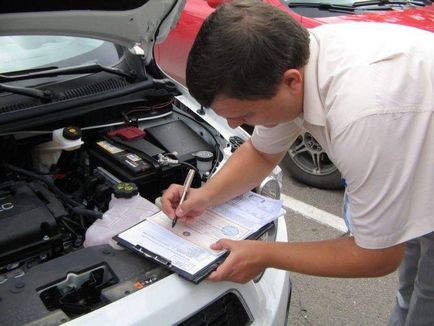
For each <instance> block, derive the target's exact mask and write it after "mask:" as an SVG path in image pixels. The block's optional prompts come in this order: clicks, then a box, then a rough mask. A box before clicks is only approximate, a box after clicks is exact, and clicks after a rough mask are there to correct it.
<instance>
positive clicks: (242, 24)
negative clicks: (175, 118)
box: [186, 0, 309, 113]
mask: <svg viewBox="0 0 434 326" xmlns="http://www.w3.org/2000/svg"><path fill="white" fill-rule="evenodd" d="M308 58H309V34H308V32H307V31H306V29H304V28H303V27H302V26H301V25H300V24H298V23H297V22H296V21H295V20H294V19H292V18H291V17H290V16H289V15H288V14H286V13H284V12H283V11H281V10H279V9H277V8H275V7H272V6H270V5H268V4H265V3H262V2H261V1H254V0H250V1H248V0H241V1H231V2H229V3H226V4H224V5H222V6H220V7H219V8H218V9H217V10H216V11H214V13H212V14H211V15H210V16H209V17H208V18H207V19H206V20H205V22H204V23H203V25H202V27H201V29H200V31H199V33H198V35H197V37H196V40H195V42H194V44H193V47H192V49H191V51H190V54H189V57H188V63H187V72H186V79H187V86H188V88H189V91H190V93H191V94H192V95H193V97H195V98H196V100H197V101H198V102H199V103H200V104H202V105H203V106H208V107H209V106H211V105H212V104H213V103H214V102H215V100H216V99H222V98H223V99H236V100H241V101H245V100H247V101H256V100H271V99H272V98H273V97H275V95H276V94H277V93H278V91H279V89H280V88H281V85H282V83H285V82H286V83H289V82H291V80H292V79H291V78H292V75H290V74H286V75H285V73H287V72H288V71H290V70H300V71H301V69H302V67H303V66H304V65H305V64H306V63H307V61H308ZM285 77H286V78H289V79H288V80H286V81H285V80H284V78H285ZM213 108H214V107H213ZM217 113H218V112H217Z"/></svg>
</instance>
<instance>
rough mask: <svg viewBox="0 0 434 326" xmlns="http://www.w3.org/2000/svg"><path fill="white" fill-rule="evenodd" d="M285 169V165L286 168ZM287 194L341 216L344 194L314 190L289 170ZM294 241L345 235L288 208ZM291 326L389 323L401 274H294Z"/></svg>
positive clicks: (284, 191) (285, 174)
mask: <svg viewBox="0 0 434 326" xmlns="http://www.w3.org/2000/svg"><path fill="white" fill-rule="evenodd" d="M283 167H284V165H283ZM283 194H285V195H286V196H290V197H291V198H296V199H297V200H302V201H303V202H305V203H307V204H309V205H312V206H313V207H316V208H318V209H321V210H323V211H326V212H329V213H330V214H333V215H335V216H337V217H340V216H341V214H340V212H341V206H342V195H343V192H342V191H339V190H338V191H329V190H320V189H316V188H310V187H307V186H305V185H303V184H300V183H298V182H297V181H294V180H293V179H292V178H291V177H289V176H288V173H286V172H285V171H284V187H283ZM286 209H287V214H286V216H285V218H286V222H287V227H288V234H289V239H290V241H313V240H324V239H332V238H337V237H340V236H342V235H343V232H342V231H341V230H337V229H335V228H333V227H330V226H328V225H326V224H323V223H320V222H318V221H316V220H312V219H311V218H309V217H306V216H303V215H302V214H300V213H297V212H294V211H293V210H292V209H291V207H286ZM290 278H291V282H292V298H291V305H290V309H289V323H288V324H289V325H294V326H301V325H303V326H305V325H370V326H371V325H387V322H388V319H389V314H390V311H391V309H392V307H393V305H394V301H395V292H396V288H397V285H398V278H397V272H394V273H392V274H390V275H388V276H385V277H380V278H369V279H368V278H364V279H340V278H339V279H338V278H326V277H315V276H308V275H302V274H298V273H290Z"/></svg>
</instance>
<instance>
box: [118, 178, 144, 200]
mask: <svg viewBox="0 0 434 326" xmlns="http://www.w3.org/2000/svg"><path fill="white" fill-rule="evenodd" d="M138 193H139V189H138V188H137V186H136V185H135V184H134V183H131V182H120V183H118V184H117V185H115V186H114V189H113V194H114V195H115V197H116V198H132V197H134V196H135V195H137V194H138Z"/></svg>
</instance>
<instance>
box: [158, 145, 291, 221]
mask: <svg viewBox="0 0 434 326" xmlns="http://www.w3.org/2000/svg"><path fill="white" fill-rule="evenodd" d="M285 153H286V152H283V153H280V154H265V153H262V152H259V151H258V150H256V149H255V147H254V146H253V145H252V143H251V142H250V140H249V141H247V142H245V143H244V144H243V145H242V146H240V147H239V148H238V149H237V150H236V151H235V152H234V153H233V155H232V156H231V157H230V158H229V160H228V161H227V162H226V163H225V165H224V166H223V167H222V168H221V169H220V171H219V172H218V173H217V174H216V175H215V176H213V177H212V178H211V179H210V180H209V181H208V182H207V183H206V184H205V185H203V186H202V187H201V188H199V189H191V190H190V191H189V193H188V196H187V199H186V200H185V201H184V202H183V203H182V205H181V206H179V207H178V203H179V198H180V192H182V187H181V186H179V185H172V186H170V187H169V188H168V189H167V190H166V192H165V193H164V194H163V197H162V200H161V203H162V205H163V211H164V212H165V213H166V214H167V215H168V216H169V217H172V218H173V217H174V216H175V210H176V215H178V217H179V218H180V220H181V221H182V222H184V223H188V222H189V221H190V222H191V221H193V220H194V218H195V217H196V216H198V215H200V214H201V213H202V212H203V211H204V210H205V209H207V208H208V207H211V206H216V205H218V204H221V203H224V202H226V201H227V200H229V199H232V198H233V197H235V196H237V195H239V194H242V193H244V192H246V191H248V190H251V189H253V188H254V187H256V186H257V185H258V184H259V183H260V182H261V181H262V180H263V179H264V178H265V177H266V176H268V175H269V174H270V172H271V171H272V170H273V168H274V167H275V166H276V165H277V164H278V163H279V162H280V160H281V159H282V158H283V156H284V155H285Z"/></svg>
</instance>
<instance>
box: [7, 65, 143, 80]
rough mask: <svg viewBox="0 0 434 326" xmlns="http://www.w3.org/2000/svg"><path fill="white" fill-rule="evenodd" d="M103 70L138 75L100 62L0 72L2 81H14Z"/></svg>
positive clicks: (132, 76) (128, 75)
mask: <svg viewBox="0 0 434 326" xmlns="http://www.w3.org/2000/svg"><path fill="white" fill-rule="evenodd" d="M102 71H104V72H108V73H110V74H114V75H118V76H122V77H126V78H128V79H134V78H135V77H136V74H135V73H134V72H130V73H127V72H125V71H123V70H121V69H119V68H113V67H107V66H102V65H100V64H96V63H95V64H91V65H85V66H74V67H66V68H57V69H50V70H42V71H35V72H29V73H25V74H19V75H16V74H13V75H6V74H3V75H2V74H0V82H12V81H17V80H27V79H34V78H44V77H54V76H61V75H80V74H91V73H97V72H102Z"/></svg>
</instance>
